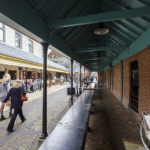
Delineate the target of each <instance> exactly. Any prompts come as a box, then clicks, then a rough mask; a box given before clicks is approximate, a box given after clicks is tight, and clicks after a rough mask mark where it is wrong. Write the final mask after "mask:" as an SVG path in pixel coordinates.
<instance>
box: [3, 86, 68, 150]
mask: <svg viewBox="0 0 150 150" xmlns="http://www.w3.org/2000/svg"><path fill="white" fill-rule="evenodd" d="M68 99H69V97H68V96H67V95H66V88H64V89H61V90H59V91H57V92H55V93H52V94H49V95H48V106H47V108H48V133H50V132H51V131H52V130H53V128H54V127H55V125H56V124H57V122H58V121H59V120H60V119H61V117H62V116H63V115H64V113H65V111H66V109H67V104H68V102H67V101H68ZM23 111H24V114H25V116H26V118H27V120H26V121H25V122H24V123H23V124H22V123H21V121H20V119H19V118H17V120H16V123H15V126H14V129H16V131H15V132H13V133H11V134H7V132H6V128H7V125H8V122H9V119H6V120H4V121H2V122H0V150H27V149H30V148H31V147H32V145H33V144H34V143H36V142H37V141H38V137H39V136H40V135H41V122H42V99H41V98H38V99H36V100H34V101H31V102H29V103H26V104H24V107H23Z"/></svg>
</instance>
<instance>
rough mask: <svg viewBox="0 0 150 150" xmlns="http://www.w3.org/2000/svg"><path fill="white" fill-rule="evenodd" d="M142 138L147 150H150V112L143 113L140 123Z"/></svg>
mask: <svg viewBox="0 0 150 150" xmlns="http://www.w3.org/2000/svg"><path fill="white" fill-rule="evenodd" d="M140 138H141V141H142V143H143V145H144V147H145V149H146V150H150V112H143V113H142V117H141V122H140Z"/></svg>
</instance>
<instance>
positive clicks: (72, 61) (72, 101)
mask: <svg viewBox="0 0 150 150" xmlns="http://www.w3.org/2000/svg"><path fill="white" fill-rule="evenodd" d="M72 89H73V59H71V90H72ZM71 104H73V94H72V93H71Z"/></svg>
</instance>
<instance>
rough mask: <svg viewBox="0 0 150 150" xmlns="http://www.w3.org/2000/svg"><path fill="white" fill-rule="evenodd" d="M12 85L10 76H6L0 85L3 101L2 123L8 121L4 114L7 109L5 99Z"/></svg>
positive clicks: (0, 97)
mask: <svg viewBox="0 0 150 150" xmlns="http://www.w3.org/2000/svg"><path fill="white" fill-rule="evenodd" d="M10 85H11V80H10V75H9V74H4V76H3V79H2V82H1V84H0V101H1V108H0V113H1V118H0V121H2V120H4V119H6V118H5V117H4V114H3V110H4V107H5V103H4V99H5V98H6V96H7V94H8V92H9V90H10ZM9 115H11V107H10V113H9Z"/></svg>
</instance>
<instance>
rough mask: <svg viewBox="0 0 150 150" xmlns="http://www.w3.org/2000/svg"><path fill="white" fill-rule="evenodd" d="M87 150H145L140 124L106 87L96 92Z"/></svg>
mask: <svg viewBox="0 0 150 150" xmlns="http://www.w3.org/2000/svg"><path fill="white" fill-rule="evenodd" d="M93 104H94V105H93V106H92V112H93V115H91V116H90V122H89V127H90V128H91V132H88V134H87V138H86V145H85V150H145V149H144V148H143V145H142V144H141V141H140V137H139V124H138V123H137V121H136V120H135V118H134V117H133V115H131V112H130V113H129V111H128V110H127V109H126V108H124V106H123V105H122V104H121V103H120V101H119V100H118V99H116V97H115V96H114V95H113V94H112V93H111V92H109V90H108V89H107V88H105V87H101V88H100V89H97V90H95V92H94V97H93Z"/></svg>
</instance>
